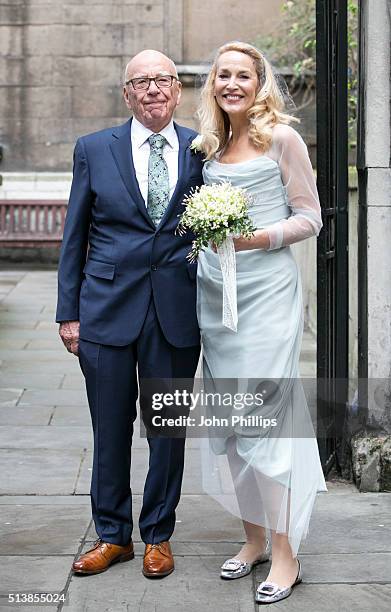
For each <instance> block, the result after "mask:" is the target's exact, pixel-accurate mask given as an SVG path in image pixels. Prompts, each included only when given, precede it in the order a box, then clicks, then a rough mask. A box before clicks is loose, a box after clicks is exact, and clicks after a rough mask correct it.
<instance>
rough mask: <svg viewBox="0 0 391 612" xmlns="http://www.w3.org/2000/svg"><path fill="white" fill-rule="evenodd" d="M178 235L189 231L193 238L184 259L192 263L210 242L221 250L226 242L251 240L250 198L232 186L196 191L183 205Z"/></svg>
mask: <svg viewBox="0 0 391 612" xmlns="http://www.w3.org/2000/svg"><path fill="white" fill-rule="evenodd" d="M183 204H184V205H185V206H186V210H185V212H184V213H183V214H182V215H181V217H180V222H179V225H178V233H179V234H181V235H182V234H184V233H185V232H186V230H191V231H192V232H194V234H195V235H196V239H195V240H194V241H193V247H192V249H191V251H190V253H189V254H188V256H187V258H188V259H189V261H190V262H195V261H196V260H197V258H198V256H199V254H200V252H201V251H202V248H203V247H206V246H208V244H209V243H211V242H213V243H214V244H215V245H216V247H220V246H222V244H223V243H224V241H226V240H227V239H228V238H230V237H231V238H232V237H237V236H245V237H246V238H251V236H252V234H253V231H254V229H255V228H254V227H253V224H252V222H251V219H250V218H249V216H248V204H249V197H248V195H247V193H246V192H245V190H244V189H241V188H240V187H234V186H233V185H231V183H228V182H226V183H219V184H215V185H202V186H201V187H196V189H194V190H193V191H192V192H191V193H190V195H189V196H187V197H186V198H185V200H184V202H183Z"/></svg>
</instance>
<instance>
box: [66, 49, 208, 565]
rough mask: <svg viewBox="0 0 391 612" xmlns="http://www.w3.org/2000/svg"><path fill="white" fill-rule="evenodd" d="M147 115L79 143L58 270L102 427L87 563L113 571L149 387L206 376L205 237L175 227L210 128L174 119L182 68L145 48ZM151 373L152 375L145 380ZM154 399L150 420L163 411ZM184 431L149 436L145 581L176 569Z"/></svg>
mask: <svg viewBox="0 0 391 612" xmlns="http://www.w3.org/2000/svg"><path fill="white" fill-rule="evenodd" d="M123 95H124V99H125V103H126V105H127V107H128V108H129V110H131V111H132V113H133V119H130V120H129V121H127V122H126V123H125V124H124V125H121V126H119V127H115V128H111V129H107V130H103V131H101V132H97V133H95V134H90V135H88V136H84V137H82V138H79V140H78V141H77V143H76V147H75V153H74V173H73V182H72V189H71V195H70V200H69V205H68V213H67V218H66V223H65V229H64V239H63V244H62V250H61V257H60V264H59V274H58V280H59V282H58V307H57V315H56V320H57V321H58V322H59V323H60V336H61V338H62V340H63V342H64V344H65V346H66V348H67V349H68V351H70V352H72V353H73V354H75V355H78V356H79V361H80V366H81V369H82V371H83V374H84V377H85V380H86V387H87V394H88V401H89V406H90V412H91V419H92V426H93V432H94V460H93V471H92V481H91V503H92V514H93V518H94V522H95V528H96V532H97V534H98V536H99V539H98V540H97V541H96V543H95V546H94V547H93V548H92V549H91V550H90V551H88V552H86V553H85V554H83V555H82V556H81V557H80V558H79V559H78V560H77V561H75V562H74V563H73V571H74V572H75V573H77V574H96V573H99V572H103V571H105V570H106V569H108V567H109V566H110V565H112V564H113V563H114V562H117V561H127V560H129V559H132V558H133V556H134V552H133V543H132V527H133V523H132V496H131V489H130V461H131V441H132V433H133V423H134V420H135V418H136V400H137V397H138V391H139V384H140V381H142V380H143V379H148V378H162V379H173V378H192V377H193V376H194V374H195V371H196V367H197V362H198V357H199V329H198V325H197V317H196V266H195V265H194V264H188V263H187V261H186V255H187V253H188V252H189V250H190V246H191V236H190V235H188V234H187V235H184V236H179V235H177V234H176V233H175V229H176V226H177V224H178V215H179V214H180V213H181V212H182V211H183V206H182V202H183V198H184V194H186V193H189V190H190V188H191V187H192V186H196V185H200V184H202V159H201V157H200V155H199V154H197V153H194V151H193V150H191V149H190V144H191V142H192V140H193V139H194V137H195V136H196V133H195V132H194V131H193V130H190V129H188V128H185V127H181V126H179V125H177V124H176V123H174V122H173V120H172V117H173V113H174V110H175V108H176V106H177V105H178V103H179V100H180V96H181V83H180V82H179V80H178V74H177V71H176V68H175V65H174V64H173V62H172V61H171V60H170V59H169V58H168V57H166V56H165V55H163V54H161V53H159V52H157V51H143V52H141V53H139V54H138V55H136V56H135V57H134V58H133V59H132V60H131V61H130V62H129V63H128V65H127V67H126V72H125V84H124V88H123ZM136 370H138V377H137V375H136ZM147 397H148V395H147V394H143V393H141V398H140V407H141V413H143V411H144V410H148V408H150V406H147V405H146V403H147V402H148V400H147V399H146V398H147ZM184 442H185V440H184V437H175V438H174V437H171V438H169V437H163V436H160V437H149V438H148V443H149V452H150V458H149V470H148V474H147V478H146V482H145V487H144V496H143V505H142V510H141V514H140V519H139V527H140V533H141V537H142V539H143V541H144V542H145V545H146V546H145V554H144V564H143V573H144V575H145V576H147V577H154V576H158V577H161V576H167V575H168V574H170V573H171V572H172V571H173V569H174V561H173V557H172V553H171V549H170V544H169V539H170V537H171V535H172V533H173V530H174V525H175V509H176V506H177V504H178V501H179V498H180V490H181V484H182V474H183V463H184Z"/></svg>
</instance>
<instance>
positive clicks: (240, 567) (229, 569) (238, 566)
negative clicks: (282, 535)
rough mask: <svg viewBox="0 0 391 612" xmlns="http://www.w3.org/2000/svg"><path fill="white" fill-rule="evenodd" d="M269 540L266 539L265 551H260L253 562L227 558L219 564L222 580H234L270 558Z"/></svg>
mask: <svg viewBox="0 0 391 612" xmlns="http://www.w3.org/2000/svg"><path fill="white" fill-rule="evenodd" d="M270 552H271V547H270V542H269V540H266V546H265V552H263V553H262V555H260V556H259V557H258V558H257V559H255V561H254V562H253V563H245V562H244V561H240V559H227V561H225V562H224V563H223V565H222V566H221V572H220V577H221V578H223V579H224V580H235V579H236V578H243V576H247V575H248V574H249V573H250V572H251V570H252V569H253V567H255V566H256V565H259V563H266V562H267V561H269V559H270Z"/></svg>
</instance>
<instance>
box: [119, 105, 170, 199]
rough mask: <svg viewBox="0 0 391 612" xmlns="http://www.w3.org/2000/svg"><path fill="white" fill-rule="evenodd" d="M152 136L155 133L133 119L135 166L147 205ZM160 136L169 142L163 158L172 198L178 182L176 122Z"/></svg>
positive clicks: (132, 132) (132, 137)
mask: <svg viewBox="0 0 391 612" xmlns="http://www.w3.org/2000/svg"><path fill="white" fill-rule="evenodd" d="M151 134H154V132H152V131H151V130H149V129H148V128H146V127H145V126H144V125H143V124H142V123H140V121H138V120H137V119H136V118H135V117H133V120H132V124H131V131H130V138H131V144H132V155H133V165H134V169H135V172H136V178H137V182H138V184H139V187H140V191H141V195H142V196H143V198H144V202H145V205H147V201H148V161H149V153H150V145H149V142H148V138H149V137H150V136H151ZM159 134H161V135H162V136H164V138H165V139H166V141H167V142H166V144H165V145H164V148H163V157H164V159H165V161H166V163H167V167H168V177H169V183H170V198H171V197H172V194H173V193H174V189H175V187H176V184H177V181H178V152H179V141H178V136H177V133H176V131H175V128H174V122H173V121H171V122H170V123H169V124H168V125H166V127H165V128H164V129H163V130H162V131H161V132H159Z"/></svg>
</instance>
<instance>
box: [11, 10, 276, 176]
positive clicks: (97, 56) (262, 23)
mask: <svg viewBox="0 0 391 612" xmlns="http://www.w3.org/2000/svg"><path fill="white" fill-rule="evenodd" d="M281 4H282V0H278V1H277V0H275V1H274V2H270V1H269V0H257V2H253V0H242V2H241V3H237V2H236V1H235V2H234V1H231V0H214V1H211V2H196V1H195V0H148V1H139V0H112V1H111V2H108V1H107V0H0V145H2V146H3V149H4V160H3V162H2V165H1V170H3V171H12V172H15V171H22V172H29V171H32V170H41V171H48V170H53V171H63V170H69V169H70V167H71V160H72V149H73V144H74V141H75V139H76V138H77V137H78V136H80V135H82V134H86V133H89V132H91V131H94V130H98V129H101V128H103V127H107V126H110V125H115V124H118V123H121V122H122V121H123V120H124V119H125V118H126V117H127V116H128V114H127V110H126V107H125V105H124V104H123V101H122V91H121V82H122V71H123V68H124V66H125V64H126V62H127V61H128V59H129V57H131V56H132V55H134V54H135V53H137V52H138V51H140V50H141V49H144V48H155V49H158V50H161V51H163V52H165V53H167V54H168V55H170V56H171V57H172V58H173V59H174V60H175V61H176V62H177V63H178V64H179V70H180V73H185V72H186V66H187V65H188V64H191V65H193V64H197V63H200V62H205V61H208V60H210V58H211V57H212V55H213V52H214V51H215V49H216V48H217V47H218V46H219V45H220V44H221V43H222V42H224V41H226V40H231V39H233V38H240V39H242V40H249V41H251V40H253V39H254V38H255V36H256V35H257V34H259V33H268V32H270V31H271V30H272V29H273V28H274V27H276V25H277V20H278V15H279V9H280V6H281ZM185 65H186V66H185ZM187 68H188V66H187ZM196 96H197V90H196V88H195V87H194V80H193V81H192V80H190V82H189V83H188V84H187V87H186V89H185V92H184V96H183V98H184V99H183V105H182V108H181V110H180V111H179V113H178V119H179V120H181V119H183V120H184V123H185V124H187V125H194V119H193V112H194V108H195V105H196Z"/></svg>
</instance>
